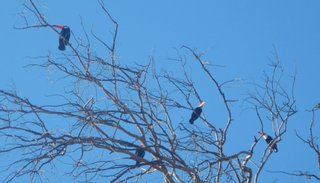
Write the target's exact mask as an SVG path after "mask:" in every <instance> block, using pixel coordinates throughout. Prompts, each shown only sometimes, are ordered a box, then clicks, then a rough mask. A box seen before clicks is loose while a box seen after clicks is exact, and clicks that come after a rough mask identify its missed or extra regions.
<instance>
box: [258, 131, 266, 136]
mask: <svg viewBox="0 0 320 183" xmlns="http://www.w3.org/2000/svg"><path fill="white" fill-rule="evenodd" d="M258 133H259V134H260V135H261V136H264V135H266V133H264V132H263V131H258Z"/></svg>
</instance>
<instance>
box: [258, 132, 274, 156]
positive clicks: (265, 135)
mask: <svg viewBox="0 0 320 183" xmlns="http://www.w3.org/2000/svg"><path fill="white" fill-rule="evenodd" d="M258 133H259V134H260V135H261V136H262V138H264V139H265V140H266V142H267V143H268V145H269V148H270V149H271V150H272V151H274V152H278V147H277V144H276V143H273V142H274V140H273V138H272V137H271V136H270V135H268V134H266V133H264V132H262V131H259V132H258ZM271 144H272V145H271ZM270 145H271V146H270Z"/></svg>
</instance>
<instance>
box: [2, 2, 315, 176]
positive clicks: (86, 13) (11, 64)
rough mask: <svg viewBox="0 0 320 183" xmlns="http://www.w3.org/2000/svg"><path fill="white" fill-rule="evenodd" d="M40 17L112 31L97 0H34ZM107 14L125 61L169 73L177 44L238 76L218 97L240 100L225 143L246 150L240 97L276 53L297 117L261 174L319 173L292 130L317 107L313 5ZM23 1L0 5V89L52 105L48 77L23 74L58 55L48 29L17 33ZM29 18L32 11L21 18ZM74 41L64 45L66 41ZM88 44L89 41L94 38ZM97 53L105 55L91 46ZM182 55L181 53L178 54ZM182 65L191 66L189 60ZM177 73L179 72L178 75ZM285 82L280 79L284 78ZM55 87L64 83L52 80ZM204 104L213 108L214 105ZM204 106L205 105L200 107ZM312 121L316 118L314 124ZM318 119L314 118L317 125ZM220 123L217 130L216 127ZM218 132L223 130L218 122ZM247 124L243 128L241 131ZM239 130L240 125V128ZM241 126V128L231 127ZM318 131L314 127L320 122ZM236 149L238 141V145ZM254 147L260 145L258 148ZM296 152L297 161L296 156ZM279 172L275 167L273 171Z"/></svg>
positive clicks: (133, 7) (221, 5) (301, 127)
mask: <svg viewBox="0 0 320 183" xmlns="http://www.w3.org/2000/svg"><path fill="white" fill-rule="evenodd" d="M36 2H38V5H40V6H41V8H40V9H41V10H42V11H43V12H44V13H45V15H46V18H47V20H48V21H49V22H50V23H52V24H67V25H69V26H70V27H71V29H72V30H73V32H74V33H75V34H76V35H77V36H79V37H81V36H83V30H82V28H81V24H80V21H81V20H82V21H83V24H84V26H85V29H86V30H87V31H89V32H90V31H91V30H92V31H93V32H95V33H96V34H97V35H99V36H101V37H103V38H104V39H106V40H108V39H110V38H111V35H112V30H113V29H112V24H111V22H110V21H108V19H107V18H106V17H105V16H104V14H103V12H102V11H100V9H99V5H98V3H96V2H95V1H90V2H89V1H77V0H69V1H62V0H58V1H36ZM104 2H105V4H106V6H107V8H108V10H109V11H110V13H111V14H112V16H113V17H114V18H115V19H116V20H117V21H118V23H119V35H118V36H119V37H118V38H119V39H118V44H117V50H118V51H117V57H118V59H119V61H120V62H121V63H123V64H128V65H131V64H134V63H139V64H144V63H147V62H148V59H149V57H150V56H153V57H154V58H155V61H156V65H157V66H158V67H159V70H161V69H168V70H169V71H175V69H176V67H177V66H174V65H173V64H172V61H169V60H168V58H169V57H170V58H172V57H175V56H176V49H178V50H180V47H181V46H182V45H187V46H189V47H192V48H197V50H198V51H199V52H203V53H205V56H204V57H205V58H206V59H207V60H208V61H210V62H212V63H213V64H217V65H223V67H213V68H212V69H213V71H214V74H215V76H216V77H217V78H218V79H219V80H220V81H224V80H229V79H233V78H241V81H242V82H239V83H237V84H234V85H232V86H231V87H230V88H228V89H226V94H227V96H228V94H229V96H231V97H232V98H236V99H238V100H239V102H238V103H236V104H234V105H233V106H232V109H233V112H234V117H235V118H236V120H235V123H234V124H233V126H232V127H231V130H230V133H232V137H234V138H231V139H230V141H228V146H230V153H231V152H232V151H233V149H232V147H237V146H240V145H243V144H245V145H246V147H248V146H249V144H250V143H251V140H252V138H253V135H257V134H256V131H257V130H256V127H257V126H255V125H256V122H255V120H257V119H256V117H255V116H254V115H252V113H253V111H250V110H247V109H246V107H245V105H246V104H244V103H243V102H242V101H243V100H244V98H245V94H246V92H247V91H248V90H249V89H250V87H249V85H248V82H260V81H261V79H262V77H261V76H262V73H263V71H264V70H268V67H267V65H268V63H269V58H270V57H272V54H273V52H274V47H275V48H276V49H277V52H278V53H279V57H280V59H281V62H282V66H283V68H284V71H285V75H284V78H285V79H286V77H287V76H289V75H290V74H293V73H295V72H296V73H297V82H296V88H295V89H296V90H295V91H296V99H297V109H298V114H296V115H295V116H294V117H293V118H292V121H290V123H289V130H288V133H287V134H286V135H285V137H284V140H283V141H281V142H280V144H279V153H278V154H274V155H273V156H272V158H271V159H270V161H269V162H268V166H267V167H266V169H276V170H288V171H294V170H297V169H302V170H308V171H313V172H315V173H316V172H317V171H316V170H317V169H316V164H315V163H314V160H315V158H314V154H313V153H311V152H310V151H309V150H308V149H307V148H306V146H305V145H304V144H302V143H301V142H297V141H298V139H297V138H296V137H295V135H294V130H298V131H299V132H301V134H304V135H306V134H305V133H304V132H303V131H305V130H306V129H307V128H308V124H309V121H310V118H311V115H310V114H309V113H308V112H306V109H310V108H312V107H313V106H314V104H315V103H317V102H318V101H320V96H319V93H320V86H319V82H320V79H319V77H318V70H319V68H320V64H319V63H320V22H319V18H320V11H319V9H320V2H319V1H316V0H309V1H304V2H302V1H298V0H291V1H288V0H284V1H276V0H270V1H253V0H250V1H249V0H248V1H235V0H229V1H217V0H203V1H200V2H199V1H194V0H193V1H191V0H188V1H186V0H184V1H183V0H175V1H172V0H163V1H156V2H155V1H153V2H152V1H147V0H138V1H122V0H111V1H107V0H106V1H104ZM21 4H22V1H18V0H16V1H6V2H5V3H4V4H3V5H2V6H1V9H0V22H1V24H2V26H1V29H2V30H1V34H0V36H1V38H0V39H1V40H2V44H1V45H0V48H1V49H0V50H1V55H2V59H1V60H2V61H1V62H2V67H0V75H1V77H0V88H1V89H9V88H12V87H14V88H16V89H17V91H18V93H19V94H21V95H22V96H25V97H28V98H31V99H32V100H33V101H35V102H38V103H45V102H48V101H50V99H49V98H48V97H47V95H49V94H54V93H57V92H60V91H62V89H61V88H60V87H59V86H60V85H57V84H56V83H55V82H54V79H53V78H54V73H51V72H49V71H46V70H41V69H31V68H25V67H24V66H25V65H27V64H29V63H32V62H41V59H33V58H32V57H36V56H44V55H47V54H60V52H59V50H58V49H57V47H58V43H57V38H56V35H55V34H54V33H53V32H52V31H51V30H49V29H29V30H15V29H14V28H13V27H14V26H15V25H21V23H22V22H21V18H20V17H19V16H18V14H19V13H20V12H21V11H22V10H23V7H22V5H21ZM27 16H29V17H31V14H30V13H29V14H27ZM71 41H72V40H71ZM92 41H93V42H94V40H92ZM92 46H93V48H95V49H96V52H97V53H98V54H101V55H106V53H104V50H102V49H101V46H100V45H99V44H97V43H95V44H93V45H92ZM180 51H181V52H184V51H183V50H180ZM189 57H190V58H189V60H188V62H193V61H194V60H193V59H192V58H191V56H190V55H189ZM196 66H197V64H195V63H190V65H188V67H189V68H188V70H189V71H190V74H191V75H192V76H193V78H194V81H196V82H197V84H199V87H200V90H201V92H202V94H203V95H204V96H209V94H210V88H209V89H208V88H207V87H206V84H205V83H202V82H204V80H203V77H204V76H203V75H202V74H201V73H199V71H200V69H198V68H197V67H196ZM177 74H178V73H177ZM287 79H288V78H287ZM59 82H62V81H59ZM207 103H208V104H207V108H210V109H216V110H214V111H213V112H212V115H216V116H214V117H216V118H217V120H218V121H219V119H223V116H219V114H220V109H219V108H218V107H216V105H215V104H214V102H207ZM204 110H207V109H204ZM317 119H319V117H318V118H317ZM318 121H320V120H318ZM217 125H218V126H219V124H217ZM221 126H223V124H221ZM244 126H246V127H245V128H243V127H244ZM241 127H242V128H241ZM237 129H241V130H237ZM317 129H318V132H319V124H318V128H317ZM238 144H240V145H238ZM261 148H262V145H261ZM301 153H304V154H305V155H304V156H301ZM274 166H277V168H274ZM261 178H265V180H266V181H265V182H270V181H273V180H278V182H301V181H306V180H305V179H300V178H296V177H289V176H285V175H279V174H269V173H266V172H265V173H263V174H262V177H261Z"/></svg>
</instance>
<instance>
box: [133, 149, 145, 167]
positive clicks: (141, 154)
mask: <svg viewBox="0 0 320 183" xmlns="http://www.w3.org/2000/svg"><path fill="white" fill-rule="evenodd" d="M145 154H146V152H145V151H144V149H143V148H142V147H139V148H137V150H136V153H135V155H136V156H137V157H139V158H143V157H144V155H145ZM139 164H140V161H139V160H138V159H137V161H136V165H139Z"/></svg>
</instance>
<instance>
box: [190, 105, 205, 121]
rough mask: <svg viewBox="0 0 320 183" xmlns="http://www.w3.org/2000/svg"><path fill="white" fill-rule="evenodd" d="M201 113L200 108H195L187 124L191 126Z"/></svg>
mask: <svg viewBox="0 0 320 183" xmlns="http://www.w3.org/2000/svg"><path fill="white" fill-rule="evenodd" d="M201 113H202V108H201V107H197V108H195V109H194V110H193V112H192V114H191V118H190V120H189V123H191V124H193V122H194V121H195V120H197V119H198V118H199V116H200V115H201Z"/></svg>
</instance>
